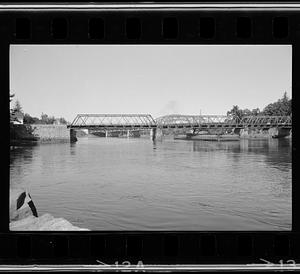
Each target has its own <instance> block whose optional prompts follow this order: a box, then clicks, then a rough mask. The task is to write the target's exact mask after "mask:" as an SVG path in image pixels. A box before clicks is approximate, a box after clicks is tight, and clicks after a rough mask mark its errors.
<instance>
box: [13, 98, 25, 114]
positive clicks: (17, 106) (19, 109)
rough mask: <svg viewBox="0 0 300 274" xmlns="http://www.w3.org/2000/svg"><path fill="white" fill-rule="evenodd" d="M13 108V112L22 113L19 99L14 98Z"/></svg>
mask: <svg viewBox="0 0 300 274" xmlns="http://www.w3.org/2000/svg"><path fill="white" fill-rule="evenodd" d="M13 110H14V112H21V113H23V109H22V106H21V103H20V101H19V100H16V102H15V105H14V108H13Z"/></svg>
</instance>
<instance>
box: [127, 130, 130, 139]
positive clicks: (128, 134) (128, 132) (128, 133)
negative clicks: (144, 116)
mask: <svg viewBox="0 0 300 274" xmlns="http://www.w3.org/2000/svg"><path fill="white" fill-rule="evenodd" d="M126 136H127V138H129V137H130V130H127V134H126Z"/></svg>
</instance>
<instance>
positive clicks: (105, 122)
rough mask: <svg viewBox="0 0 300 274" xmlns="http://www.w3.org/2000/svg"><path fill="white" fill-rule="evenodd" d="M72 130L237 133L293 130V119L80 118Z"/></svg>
mask: <svg viewBox="0 0 300 274" xmlns="http://www.w3.org/2000/svg"><path fill="white" fill-rule="evenodd" d="M68 127H69V128H73V129H76V128H78V129H80V128H81V129H96V130H101V129H102V130H138V129H153V128H159V129H180V128H183V129H213V128H221V129H234V128H240V129H241V128H265V129H268V128H271V127H277V128H284V129H291V128H292V116H244V117H242V118H241V119H239V118H238V117H230V116H224V115H223V116H222V115H166V116H162V117H159V118H157V119H155V120H154V119H153V118H152V116H151V115H150V114H78V115H77V116H76V117H75V119H74V120H73V122H72V123H71V124H70V125H68Z"/></svg>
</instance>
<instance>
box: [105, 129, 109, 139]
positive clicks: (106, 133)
mask: <svg viewBox="0 0 300 274" xmlns="http://www.w3.org/2000/svg"><path fill="white" fill-rule="evenodd" d="M107 137H108V130H105V138H107Z"/></svg>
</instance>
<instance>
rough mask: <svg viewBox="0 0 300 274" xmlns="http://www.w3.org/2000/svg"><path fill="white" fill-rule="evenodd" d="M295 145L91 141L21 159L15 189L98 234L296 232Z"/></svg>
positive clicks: (28, 151)
mask: <svg viewBox="0 0 300 274" xmlns="http://www.w3.org/2000/svg"><path fill="white" fill-rule="evenodd" d="M291 154H292V149H291V140H290V139H279V140H278V139H265V140H255V139H251V140H240V141H231V142H213V141H212V142H209V141H199V140H198V141H188V140H172V139H164V140H163V141H156V142H155V143H153V142H152V141H150V139H149V138H136V139H133V138H132V139H127V138H99V137H83V138H79V139H78V142H77V143H74V144H69V143H62V144H41V145H36V146H31V147H29V146H28V147H22V148H21V147H19V148H17V149H15V150H12V151H11V164H10V186H11V188H14V187H19V186H21V187H24V188H27V189H28V190H29V192H30V194H31V197H32V199H33V201H34V203H35V205H36V207H37V210H38V213H39V214H40V215H41V214H44V213H50V214H52V215H53V216H54V217H63V218H65V219H67V220H69V221H70V222H71V223H72V224H74V225H76V226H80V227H83V228H88V229H91V230H290V229H291V224H292V198H291V196H292V157H291Z"/></svg>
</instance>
